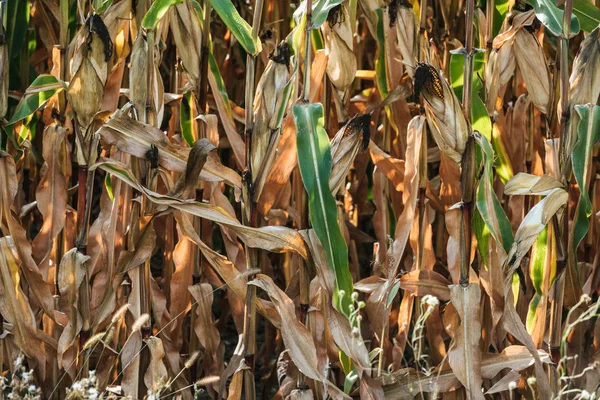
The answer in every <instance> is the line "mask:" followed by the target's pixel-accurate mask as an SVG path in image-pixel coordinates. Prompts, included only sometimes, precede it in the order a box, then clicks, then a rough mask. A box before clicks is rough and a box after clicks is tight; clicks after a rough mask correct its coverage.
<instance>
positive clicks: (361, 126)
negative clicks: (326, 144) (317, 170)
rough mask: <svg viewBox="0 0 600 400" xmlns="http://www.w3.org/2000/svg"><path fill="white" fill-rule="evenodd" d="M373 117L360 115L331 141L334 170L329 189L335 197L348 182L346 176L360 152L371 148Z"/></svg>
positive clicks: (332, 170)
mask: <svg viewBox="0 0 600 400" xmlns="http://www.w3.org/2000/svg"><path fill="white" fill-rule="evenodd" d="M370 124H371V116H370V115H369V114H365V115H358V116H356V117H354V118H352V119H351V120H350V121H348V123H347V124H346V125H345V126H344V127H342V129H340V130H339V131H338V133H337V134H336V135H335V136H334V138H333V139H332V140H331V145H330V146H331V160H332V163H331V165H332V168H331V175H330V177H329V189H331V192H332V193H333V195H334V196H335V195H336V194H337V193H338V192H339V191H340V190H341V188H342V186H343V184H344V183H345V182H346V176H347V175H348V172H349V171H350V168H351V167H352V165H353V163H354V159H355V158H356V155H357V154H358V152H359V151H360V150H365V149H366V148H367V147H368V146H369V138H370Z"/></svg>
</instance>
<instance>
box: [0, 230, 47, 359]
mask: <svg viewBox="0 0 600 400" xmlns="http://www.w3.org/2000/svg"><path fill="white" fill-rule="evenodd" d="M16 250H17V249H16V246H15V242H14V240H13V238H12V237H11V236H5V237H2V238H0V280H1V282H0V283H1V284H0V297H1V298H2V299H3V300H2V301H0V313H2V317H3V318H4V321H5V322H4V323H5V324H6V323H9V324H12V334H13V336H14V338H15V341H16V344H17V345H18V346H19V349H20V351H22V352H23V353H25V354H26V355H27V357H30V358H33V359H36V360H38V361H39V362H41V363H42V364H40V366H39V367H40V368H45V356H46V354H45V352H44V351H43V348H42V349H41V346H42V344H41V342H40V340H39V339H38V337H37V327H36V325H37V323H36V320H35V316H34V314H33V311H32V310H31V306H30V305H29V300H28V299H27V297H26V296H25V293H23V291H22V290H21V287H20V280H21V274H20V273H19V258H18V254H17V251H16ZM5 326H6V325H5ZM40 350H42V351H40Z"/></svg>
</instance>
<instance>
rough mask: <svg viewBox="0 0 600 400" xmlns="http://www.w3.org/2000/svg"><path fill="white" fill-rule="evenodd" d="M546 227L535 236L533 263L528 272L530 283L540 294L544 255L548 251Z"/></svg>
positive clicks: (544, 264) (532, 253) (542, 281)
mask: <svg viewBox="0 0 600 400" xmlns="http://www.w3.org/2000/svg"><path fill="white" fill-rule="evenodd" d="M547 247H548V227H547V226H546V227H545V228H544V230H543V231H541V232H540V234H539V235H538V237H537V240H536V243H535V245H534V246H533V251H532V252H531V257H532V259H533V263H532V266H531V270H530V271H529V274H530V276H531V283H532V284H533V288H534V289H535V291H536V292H538V293H540V294H542V284H543V283H544V270H545V266H546V255H547V251H548V248H547Z"/></svg>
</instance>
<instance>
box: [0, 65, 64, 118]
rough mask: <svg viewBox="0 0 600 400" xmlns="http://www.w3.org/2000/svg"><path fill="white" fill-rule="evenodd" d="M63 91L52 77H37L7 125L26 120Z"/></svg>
mask: <svg viewBox="0 0 600 400" xmlns="http://www.w3.org/2000/svg"><path fill="white" fill-rule="evenodd" d="M63 89H64V86H63V83H61V82H59V80H58V79H56V78H55V77H54V76H53V75H40V76H38V77H37V78H35V80H34V81H33V83H32V84H31V86H29V88H27V90H26V91H25V94H24V95H23V98H22V99H21V102H20V103H19V105H18V107H17V110H16V111H15V113H14V114H13V116H12V118H11V119H10V121H8V125H12V124H14V123H15V122H18V121H20V120H22V119H24V118H27V117H28V116H30V115H31V114H33V113H34V112H36V111H37V110H38V109H39V108H40V107H42V106H43V105H44V104H46V102H47V101H48V100H49V99H50V97H52V96H53V95H54V94H55V93H57V92H58V91H60V90H63Z"/></svg>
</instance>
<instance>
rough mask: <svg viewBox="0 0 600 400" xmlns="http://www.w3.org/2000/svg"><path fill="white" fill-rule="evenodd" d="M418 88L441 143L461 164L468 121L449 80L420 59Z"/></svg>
mask: <svg viewBox="0 0 600 400" xmlns="http://www.w3.org/2000/svg"><path fill="white" fill-rule="evenodd" d="M415 91H417V92H420V93H421V94H422V95H423V99H424V100H425V102H424V104H425V112H426V114H427V124H428V125H429V129H430V130H431V134H432V136H433V138H434V139H435V141H436V143H437V145H438V147H439V148H440V150H441V151H443V152H444V153H445V154H446V155H447V156H448V157H450V158H451V159H452V160H453V161H454V162H456V163H457V164H460V163H461V160H462V155H463V153H464V151H465V147H466V145H467V140H468V139H469V125H468V123H467V120H466V118H465V115H464V113H463V110H462V107H461V105H460V102H459V101H458V98H457V97H456V95H455V94H454V91H453V90H452V88H451V87H450V84H448V82H447V81H446V80H445V79H443V78H442V77H441V76H440V74H439V73H438V72H437V71H436V70H435V68H434V67H433V66H431V65H429V64H424V63H419V64H418V65H417V69H416V71H415Z"/></svg>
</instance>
